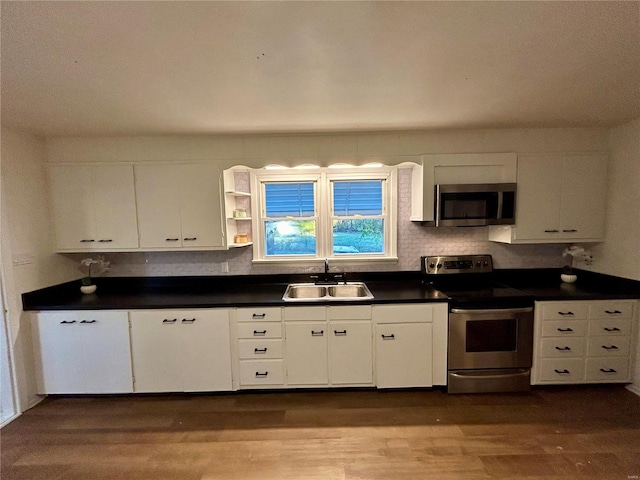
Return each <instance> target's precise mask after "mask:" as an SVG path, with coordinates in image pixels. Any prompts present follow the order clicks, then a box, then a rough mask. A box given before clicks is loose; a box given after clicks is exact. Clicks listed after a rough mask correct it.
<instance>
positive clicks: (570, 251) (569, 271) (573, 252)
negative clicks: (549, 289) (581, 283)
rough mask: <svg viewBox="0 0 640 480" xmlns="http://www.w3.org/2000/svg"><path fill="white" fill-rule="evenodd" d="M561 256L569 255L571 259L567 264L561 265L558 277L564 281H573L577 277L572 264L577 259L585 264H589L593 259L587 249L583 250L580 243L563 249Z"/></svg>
mask: <svg viewBox="0 0 640 480" xmlns="http://www.w3.org/2000/svg"><path fill="white" fill-rule="evenodd" d="M562 256H563V257H567V256H569V257H571V260H570V261H569V263H568V264H567V265H565V266H564V267H562V273H561V274H560V279H561V280H562V281H563V282H565V283H573V282H575V281H576V280H577V279H578V276H577V275H576V274H575V272H574V270H573V269H574V264H575V262H576V261H577V259H581V260H582V261H584V262H585V263H586V264H587V265H591V262H592V260H593V256H592V255H591V253H589V252H588V251H587V250H585V249H584V248H583V247H581V246H580V245H571V246H570V247H567V248H565V249H564V252H562Z"/></svg>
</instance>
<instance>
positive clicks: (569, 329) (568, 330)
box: [556, 327, 573, 333]
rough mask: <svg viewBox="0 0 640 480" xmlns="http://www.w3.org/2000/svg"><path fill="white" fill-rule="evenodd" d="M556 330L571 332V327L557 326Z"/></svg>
mask: <svg viewBox="0 0 640 480" xmlns="http://www.w3.org/2000/svg"><path fill="white" fill-rule="evenodd" d="M556 330H558V331H559V332H565V333H566V332H573V328H568V327H567V328H557V329H556Z"/></svg>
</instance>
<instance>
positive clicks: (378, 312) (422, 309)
mask: <svg viewBox="0 0 640 480" xmlns="http://www.w3.org/2000/svg"><path fill="white" fill-rule="evenodd" d="M437 305H441V304H436V305H430V304H428V303H421V304H406V305H403V304H395V305H374V306H373V309H372V312H371V313H372V317H373V321H374V322H375V323H432V322H433V310H434V308H436V307H437Z"/></svg>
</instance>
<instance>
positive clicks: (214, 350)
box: [178, 310, 232, 392]
mask: <svg viewBox="0 0 640 480" xmlns="http://www.w3.org/2000/svg"><path fill="white" fill-rule="evenodd" d="M178 320H179V322H180V336H181V342H182V345H181V347H182V348H181V352H182V353H181V361H182V375H183V381H184V383H183V385H184V387H183V389H184V391H186V392H204V391H220V390H231V388H232V386H231V343H230V338H229V312H228V311H227V310H198V311H185V312H182V315H181V317H180V318H179V319H178Z"/></svg>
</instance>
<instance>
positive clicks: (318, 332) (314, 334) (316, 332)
mask: <svg viewBox="0 0 640 480" xmlns="http://www.w3.org/2000/svg"><path fill="white" fill-rule="evenodd" d="M323 335H324V330H311V336H312V337H322V336H323Z"/></svg>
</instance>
